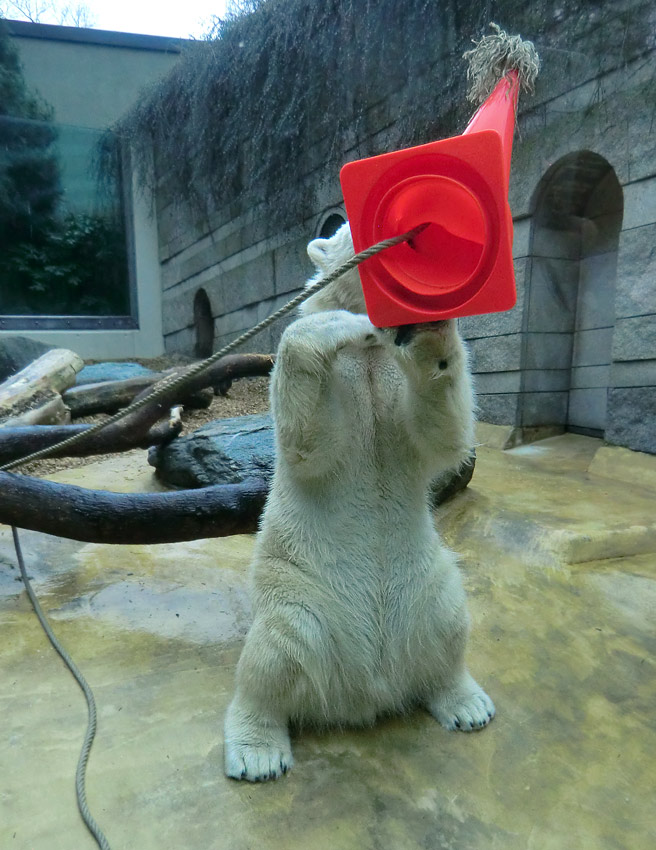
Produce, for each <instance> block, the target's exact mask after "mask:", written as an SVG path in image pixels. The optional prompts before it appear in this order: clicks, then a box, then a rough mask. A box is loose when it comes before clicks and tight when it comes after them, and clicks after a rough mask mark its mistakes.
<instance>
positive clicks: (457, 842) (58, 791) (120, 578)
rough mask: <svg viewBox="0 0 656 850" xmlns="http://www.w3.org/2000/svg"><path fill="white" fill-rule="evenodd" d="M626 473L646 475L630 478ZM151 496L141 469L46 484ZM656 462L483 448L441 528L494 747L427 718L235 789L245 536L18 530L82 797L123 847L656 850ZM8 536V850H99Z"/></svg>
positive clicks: (131, 460) (309, 738)
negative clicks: (232, 727)
mask: <svg viewBox="0 0 656 850" xmlns="http://www.w3.org/2000/svg"><path fill="white" fill-rule="evenodd" d="M632 470H633V471H632ZM55 477H56V478H57V479H58V480H65V481H68V482H70V483H76V484H82V485H83V486H89V487H98V488H104V489H110V490H124V491H127V490H132V491H137V490H146V489H153V488H154V487H156V486H157V485H156V483H155V482H154V481H153V479H152V477H151V474H150V471H149V467H148V466H147V465H146V462H145V459H144V456H143V453H139V452H137V453H131V454H130V455H128V456H120V457H117V458H115V459H113V460H112V461H109V462H102V463H96V464H93V465H90V466H87V467H83V468H81V469H76V470H70V471H68V472H67V473H59V474H58V475H57V476H55ZM655 500H656V459H655V458H653V457H647V456H644V455H637V454H635V453H631V452H626V451H625V450H621V449H609V448H606V447H603V446H602V444H601V443H600V441H597V440H593V439H589V438H585V437H575V436H572V435H567V436H563V437H555V438H552V439H549V440H543V441H541V442H540V443H536V444H534V445H531V446H525V447H520V448H518V449H514V450H511V451H507V452H502V451H499V450H496V449H491V448H486V447H485V446H483V447H481V448H479V450H478V461H477V467H476V472H475V475H474V479H473V481H472V484H471V485H470V487H469V489H468V491H467V492H465V493H464V494H461V495H459V496H457V497H456V498H455V499H454V500H452V501H451V502H450V503H449V504H448V505H447V506H445V507H444V508H443V509H442V510H441V511H440V512H439V514H438V515H437V522H438V525H439V527H440V528H441V530H442V532H443V534H444V536H445V538H446V539H447V541H448V542H449V544H450V545H451V546H452V547H453V548H455V549H456V550H457V551H459V552H461V553H462V556H463V560H462V570H463V573H464V577H465V583H466V586H467V589H468V593H469V600H470V610H471V614H472V620H473V633H472V639H471V644H470V652H469V662H470V667H471V669H472V672H473V673H474V675H475V676H476V678H478V679H479V681H480V682H481V684H483V686H484V687H485V688H486V690H488V692H489V693H490V695H491V696H492V698H493V699H494V701H495V703H496V706H497V717H496V719H495V720H494V722H493V723H492V724H491V725H490V727H489V728H488V729H486V730H484V731H482V732H480V733H476V734H472V735H465V734H460V733H452V732H447V731H446V730H444V729H442V728H441V727H439V726H438V725H437V724H436V723H435V721H434V720H432V718H431V717H430V716H429V715H428V714H425V713H423V712H419V711H418V712H416V713H414V714H412V715H410V716H408V717H403V718H395V719H391V720H386V721H383V722H381V723H379V724H378V725H376V726H375V727H374V728H372V729H367V730H354V731H347V732H330V733H326V734H302V735H301V736H300V737H299V738H298V739H297V740H296V741H295V748H294V749H295V758H296V765H295V767H294V770H293V771H292V772H291V773H290V774H289V775H288V776H287V777H284V778H283V779H281V780H279V781H278V782H275V783H267V784H264V785H251V784H247V783H237V782H234V781H229V780H227V779H225V778H224V776H223V773H222V740H221V734H222V732H221V730H222V719H223V714H224V711H225V708H226V706H227V704H228V701H229V699H230V696H231V691H232V685H233V676H234V667H235V663H236V660H237V658H238V656H239V651H240V647H241V642H242V640H243V636H244V634H245V632H246V630H247V628H248V623H249V603H248V595H247V567H248V561H249V557H250V553H251V550H252V545H253V538H252V537H250V536H240V537H231V538H225V539H219V540H199V541H195V542H192V543H181V544H169V545H158V546H115V547H112V546H101V545H96V544H81V543H75V542H73V541H66V540H60V539H58V538H53V537H48V536H45V535H38V534H34V533H30V532H23V533H22V535H21V538H22V542H23V548H24V550H25V555H26V560H27V564H28V572H29V574H30V575H31V576H32V577H33V583H34V587H35V589H36V591H37V593H38V595H39V597H40V598H41V601H42V604H43V606H44V608H45V610H46V611H47V612H48V614H49V616H50V618H51V621H52V623H53V626H54V628H55V630H56V632H57V634H58V636H59V637H60V639H61V640H62V642H63V643H64V644H65V646H66V647H67V648H68V650H69V651H70V652H71V654H72V655H73V657H74V658H75V660H76V662H77V664H78V665H79V667H80V668H81V669H82V671H83V672H84V674H85V675H86V677H87V679H88V680H89V683H90V684H91V686H92V687H93V689H94V692H95V695H96V701H97V703H98V715H99V729H98V737H97V739H96V743H95V745H94V748H93V751H92V755H91V761H90V765H89V772H88V792H87V793H88V799H89V804H90V806H91V809H92V811H93V813H94V815H95V817H96V819H97V820H98V821H99V823H100V825H101V827H102V828H103V830H104V832H105V834H106V835H107V838H108V840H109V842H110V844H111V847H112V850H127V848H139V850H151V848H153V850H154V848H158V850H161V848H186V850H196V848H198V850H224V848H226V850H227V848H230V849H231V850H246V848H267V850H269V848H271V850H278V848H280V850H282V848H285V850H296V848H298V850H300V848H312V850H324V848H331V850H355V848H357V849H358V850H374V849H375V850H388V848H389V850H392V848H394V850H397V848H398V849H399V850H419V848H423V850H437V848H440V849H441V848H449V850H496V848H499V850H519V849H520V848H521V850H563V848H577V850H611V848H612V850H618V848H622V850H647V848H650V850H651V848H652V847H654V846H656V808H655V807H654V797H655V793H654V792H655V790H656V758H655V755H656V709H655V708H654V706H655V705H656V678H655V676H654V657H655V650H656V567H655V561H656V510H655V509H654V506H655ZM14 564H15V559H14V555H13V550H12V547H11V538H10V534H9V530H8V529H7V528H6V527H2V526H0V635H1V636H2V640H1V642H0V671H1V676H2V678H1V681H2V688H1V689H0V707H1V709H0V710H1V716H2V728H3V734H2V735H1V736H0V847H2V848H7V850H13V848H16V850H18V848H21V850H22V848H25V849H26V850H27V848H30V850H60V849H61V850H64V848H66V850H70V848H75V850H86V848H93V847H95V843H94V842H93V840H92V839H91V837H90V836H89V835H88V833H87V832H86V829H85V827H84V825H83V824H82V822H81V821H80V820H79V817H78V814H77V809H76V803H75V796H74V774H75V767H76V763H77V758H78V754H79V748H80V745H81V742H82V738H83V735H84V730H85V723H86V706H85V703H84V700H83V697H82V694H81V692H80V691H79V689H78V687H77V685H76V684H75V682H74V681H73V679H72V678H71V677H70V675H69V674H68V672H67V671H66V670H65V668H64V667H63V665H62V663H61V661H60V660H59V658H58V656H56V655H55V653H54V652H53V650H52V649H51V648H50V646H49V644H48V643H47V641H46V638H45V636H44V635H43V633H42V632H41V629H40V627H39V625H38V623H37V620H36V618H35V616H34V614H33V613H32V610H31V607H30V605H29V601H28V600H27V598H26V596H25V593H24V591H23V589H22V585H21V583H20V582H19V581H17V580H16V576H17V569H16V568H15V566H14Z"/></svg>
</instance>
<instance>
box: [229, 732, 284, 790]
mask: <svg viewBox="0 0 656 850" xmlns="http://www.w3.org/2000/svg"><path fill="white" fill-rule="evenodd" d="M293 764H294V759H293V758H292V750H291V746H290V745H289V742H287V743H286V744H283V745H282V746H281V745H279V744H270V745H267V744H264V743H260V744H248V743H238V742H234V741H226V743H225V773H226V776H229V777H230V778H231V779H245V780H247V781H248V782H266V781H267V780H269V779H277V778H278V777H279V776H282V774H284V773H287V771H288V770H289V769H290V768H291V767H292V765H293Z"/></svg>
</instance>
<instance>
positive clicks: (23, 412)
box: [0, 348, 84, 427]
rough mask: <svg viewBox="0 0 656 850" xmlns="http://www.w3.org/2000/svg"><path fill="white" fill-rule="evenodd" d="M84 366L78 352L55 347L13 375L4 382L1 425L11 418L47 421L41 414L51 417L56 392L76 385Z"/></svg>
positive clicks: (0, 393) (0, 398)
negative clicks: (76, 379) (78, 374)
mask: <svg viewBox="0 0 656 850" xmlns="http://www.w3.org/2000/svg"><path fill="white" fill-rule="evenodd" d="M83 365H84V363H83V361H82V358H80V357H78V355H77V354H75V352H73V351H68V349H65V348H53V349H52V350H51V351H47V352H46V353H45V354H42V355H41V357H39V358H38V359H37V360H34V361H33V362H32V363H30V365H29V366H26V367H25V368H24V369H21V371H20V372H17V373H16V374H15V375H12V377H11V378H8V379H7V380H6V381H4V383H2V384H0V427H1V426H2V424H3V423H4V422H6V421H7V420H9V421H11V422H12V423H14V424H16V423H17V422H23V423H24V424H37V423H38V422H39V421H43V420H42V419H41V418H40V416H46V417H51V416H52V402H53V399H54V397H55V394H57V393H61V392H63V391H64V390H66V389H68V388H69V387H71V386H73V384H74V383H75V376H76V374H77V373H78V372H79V371H80V369H81V368H82V366H83ZM54 400H55V401H56V399H54ZM40 410H42V413H41V414H40V413H39V411H40ZM28 415H29V417H30V418H29V419H26V416H28ZM30 420H31V421H30ZM46 421H48V418H46ZM50 421H52V419H50ZM55 421H56V420H55Z"/></svg>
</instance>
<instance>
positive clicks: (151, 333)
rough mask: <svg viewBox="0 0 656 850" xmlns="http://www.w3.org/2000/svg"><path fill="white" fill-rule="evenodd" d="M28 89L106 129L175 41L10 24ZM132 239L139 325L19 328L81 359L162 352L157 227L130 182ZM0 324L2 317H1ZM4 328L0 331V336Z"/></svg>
mask: <svg viewBox="0 0 656 850" xmlns="http://www.w3.org/2000/svg"><path fill="white" fill-rule="evenodd" d="M8 27H9V30H10V33H11V35H12V36H13V39H14V43H15V45H16V46H17V48H18V50H19V53H20V59H21V62H22V65H23V71H24V77H25V80H26V82H27V84H28V86H29V87H30V88H32V89H36V90H37V91H38V92H39V94H41V96H42V97H43V98H44V99H45V100H46V101H47V102H48V103H49V104H50V105H51V106H52V107H53V109H54V121H55V122H56V123H58V124H67V125H72V126H76V127H87V128H92V129H98V130H104V129H106V128H108V127H110V126H111V125H112V124H113V123H114V122H115V121H117V120H118V119H119V118H120V117H121V115H122V114H123V113H124V112H125V111H126V110H127V109H129V108H130V107H131V106H132V105H133V104H134V102H135V101H136V99H137V96H138V94H139V92H140V91H141V89H142V88H143V87H144V86H146V85H147V84H148V83H152V82H154V81H155V80H157V79H158V78H159V77H161V76H162V75H163V74H165V73H167V72H168V71H169V70H170V69H171V68H172V67H173V65H174V64H175V63H176V62H177V61H178V59H179V56H180V49H181V45H180V42H178V41H177V40H173V39H167V38H160V37H157V36H142V35H132V34H124V33H111V32H105V31H102V30H87V29H79V28H73V27H59V26H49V25H44V24H29V23H22V22H9V23H8ZM127 197H128V202H129V203H130V202H131V209H129V210H128V216H127V218H128V221H129V227H130V229H131V233H130V234H129V238H130V240H131V241H132V242H133V244H134V264H133V281H132V286H133V288H134V290H135V295H136V304H137V314H138V315H137V320H138V327H137V328H135V329H131V330H106V329H98V330H93V329H90V330H71V329H69V328H66V327H62V328H61V329H57V330H48V331H41V330H38V329H36V330H34V329H31V330H21V329H17V328H16V327H14V326H12V328H11V329H10V330H7V331H4V332H6V333H10V334H16V333H20V334H23V335H25V336H30V337H34V338H37V339H40V340H43V341H44V342H47V343H50V344H56V345H61V346H64V347H70V348H73V349H74V350H75V351H77V352H78V353H79V354H80V355H81V356H82V357H86V358H98V359H110V358H112V359H114V358H125V357H138V356H140V357H150V356H156V355H158V354H161V353H162V351H163V350H164V343H163V336H162V319H161V317H162V284H161V277H160V265H159V260H158V241H157V240H158V237H157V226H156V223H155V220H154V218H153V216H152V214H151V213H152V210H151V207H150V202H146V201H145V200H144V199H143V197H142V196H141V193H140V192H138V191H137V190H136V188H135V187H134V186H129V187H128V190H127ZM0 327H1V322H0ZM1 333H3V331H2V330H0V334H1Z"/></svg>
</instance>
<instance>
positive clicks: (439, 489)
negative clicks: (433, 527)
mask: <svg viewBox="0 0 656 850" xmlns="http://www.w3.org/2000/svg"><path fill="white" fill-rule="evenodd" d="M475 465H476V452H475V451H472V454H471V457H470V459H469V460H468V461H467V463H465V464H463V465H462V466H461V467H460V469H459V470H457V471H456V472H447V473H445V474H444V475H440V476H439V477H438V478H435V479H434V480H433V482H432V484H431V486H430V489H429V496H430V503H431V505H432V506H433V507H434V508H436V507H437V506H438V505H441V504H442V502H446V501H447V499H450V498H451V497H452V496H455V494H456V493H459V492H460V491H461V490H464V489H465V487H466V486H467V485H468V484H469V482H470V481H471V480H472V476H473V474H474V467H475Z"/></svg>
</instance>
